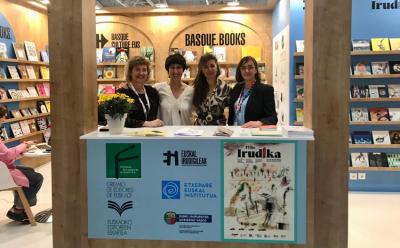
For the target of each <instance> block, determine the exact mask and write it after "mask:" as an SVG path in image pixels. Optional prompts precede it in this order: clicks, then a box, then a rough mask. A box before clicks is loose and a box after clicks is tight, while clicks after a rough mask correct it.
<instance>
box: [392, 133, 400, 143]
mask: <svg viewBox="0 0 400 248" xmlns="http://www.w3.org/2000/svg"><path fill="white" fill-rule="evenodd" d="M389 135H390V142H391V143H392V144H400V130H390V131H389Z"/></svg>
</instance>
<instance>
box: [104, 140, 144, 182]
mask: <svg viewBox="0 0 400 248" xmlns="http://www.w3.org/2000/svg"><path fill="white" fill-rule="evenodd" d="M106 163H107V166H106V177H107V178H117V179H118V178H141V177H142V167H141V144H140V143H136V144H130V143H108V144H106Z"/></svg>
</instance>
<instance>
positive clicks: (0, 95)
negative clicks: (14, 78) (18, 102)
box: [0, 85, 8, 100]
mask: <svg viewBox="0 0 400 248" xmlns="http://www.w3.org/2000/svg"><path fill="white" fill-rule="evenodd" d="M6 99H8V96H7V89H6V88H5V87H4V86H2V85H0V100H6Z"/></svg>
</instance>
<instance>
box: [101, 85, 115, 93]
mask: <svg viewBox="0 0 400 248" xmlns="http://www.w3.org/2000/svg"><path fill="white" fill-rule="evenodd" d="M114 93H115V86H114V85H113V84H99V85H98V86H97V94H99V95H103V94H114Z"/></svg>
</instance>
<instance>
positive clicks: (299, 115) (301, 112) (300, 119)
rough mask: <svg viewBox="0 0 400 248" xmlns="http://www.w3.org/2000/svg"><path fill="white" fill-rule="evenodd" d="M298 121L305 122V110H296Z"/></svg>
mask: <svg viewBox="0 0 400 248" xmlns="http://www.w3.org/2000/svg"><path fill="white" fill-rule="evenodd" d="M296 121H298V122H303V109H302V108H296Z"/></svg>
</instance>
